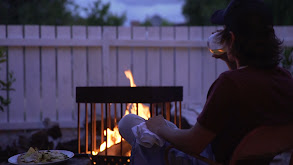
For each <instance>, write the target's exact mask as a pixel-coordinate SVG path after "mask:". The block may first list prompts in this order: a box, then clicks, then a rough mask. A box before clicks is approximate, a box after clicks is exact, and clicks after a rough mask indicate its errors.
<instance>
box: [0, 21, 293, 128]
mask: <svg viewBox="0 0 293 165" xmlns="http://www.w3.org/2000/svg"><path fill="white" fill-rule="evenodd" d="M217 28H218V27H214V26H209V27H99V26H89V27H86V26H72V27H71V26H34V25H25V26H18V25H9V26H5V25H0V46H1V47H6V48H7V55H8V61H7V63H5V64H1V66H0V67H1V72H0V76H1V79H2V80H3V79H4V80H5V79H6V76H7V71H8V70H9V71H13V73H14V77H15V78H16V81H15V83H14V84H13V88H14V89H15V91H10V92H9V93H8V95H9V96H10V97H11V99H12V103H11V104H10V105H9V107H7V108H5V111H4V112H0V130H12V129H35V128H41V127H42V124H41V121H43V119H44V118H50V119H51V120H53V121H58V122H59V123H60V125H61V127H64V128H68V127H69V128H73V127H76V115H77V113H76V111H77V108H76V103H75V87H76V86H129V80H128V79H127V78H126V77H125V75H124V71H125V70H127V69H131V70H132V72H133V76H134V80H135V83H136V84H137V86H183V87H184V88H183V89H184V98H183V100H184V101H183V104H184V106H185V107H188V106H190V105H198V106H202V105H203V104H204V102H205V97H206V94H207V91H208V88H209V87H210V85H211V83H212V82H213V81H214V80H215V79H216V78H217V76H218V75H219V74H220V73H222V72H223V71H225V70H227V67H226V66H225V64H224V63H223V62H221V61H218V60H215V59H213V58H212V57H211V54H210V53H209V52H208V50H207V48H206V39H207V37H208V36H209V35H210V34H211V32H213V31H215V30H216V29H217ZM275 29H276V32H277V34H278V36H279V37H280V38H281V39H284V41H285V45H289V46H293V42H292V41H293V27H276V28H275ZM0 94H1V95H4V96H6V95H7V93H5V92H2V93H0Z"/></svg>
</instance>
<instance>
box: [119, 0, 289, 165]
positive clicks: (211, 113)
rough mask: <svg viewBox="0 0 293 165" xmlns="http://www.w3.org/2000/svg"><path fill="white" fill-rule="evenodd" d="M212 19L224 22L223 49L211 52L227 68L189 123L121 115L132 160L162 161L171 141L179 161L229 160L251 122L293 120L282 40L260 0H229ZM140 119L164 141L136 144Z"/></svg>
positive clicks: (137, 161) (192, 162) (266, 122)
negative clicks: (199, 157) (200, 157)
mask: <svg viewBox="0 0 293 165" xmlns="http://www.w3.org/2000/svg"><path fill="white" fill-rule="evenodd" d="M211 22H212V23H214V24H219V25H224V29H223V30H222V31H220V33H219V38H220V41H219V42H221V43H222V44H223V45H225V48H226V53H224V54H221V55H216V54H214V55H213V57H214V58H217V59H221V60H224V61H225V62H226V63H227V65H228V67H229V68H230V70H229V71H225V72H223V73H222V74H221V75H220V76H219V77H218V78H217V79H216V80H215V81H214V82H213V84H212V85H211V87H210V89H209V91H208V94H207V100H206V103H205V105H204V107H203V110H202V112H201V113H200V115H199V116H198V117H197V122H196V124H195V125H194V126H193V127H192V128H190V129H178V128H176V127H175V126H174V125H172V124H170V122H166V120H164V118H163V117H162V116H155V117H152V118H150V119H148V120H146V121H145V120H144V119H142V118H140V117H139V116H136V115H128V116H125V117H124V118H122V119H121V121H120V122H119V131H120V133H121V135H122V137H123V138H125V139H126V141H128V142H129V143H130V144H131V145H132V155H131V163H132V164H164V157H163V156H164V150H165V149H166V147H167V146H168V145H170V144H172V145H173V146H175V148H176V149H174V150H172V151H170V152H172V154H171V156H172V155H173V156H174V157H181V158H182V159H181V164H183V163H185V164H195V165H200V164H202V162H200V161H198V160H196V158H193V157H191V156H189V155H188V154H202V155H204V156H206V157H208V158H210V159H214V160H215V161H217V162H219V163H223V164H227V163H228V162H229V160H230V157H231V154H232V153H233V151H234V149H235V147H236V146H237V144H239V142H240V141H241V139H242V138H243V137H244V136H245V135H246V134H247V133H248V132H250V131H251V130H253V129H254V128H256V127H258V126H262V125H280V124H287V123H292V122H293V78H292V76H291V74H290V73H289V72H288V71H287V70H285V69H283V68H281V67H279V63H280V60H281V57H280V54H281V52H282V42H281V41H280V40H279V39H278V38H277V37H276V35H275V32H274V28H273V19H272V14H271V13H270V10H269V9H268V8H267V6H266V5H265V4H264V2H263V1H262V0H232V1H231V2H230V3H229V5H228V6H227V7H226V8H225V9H223V10H218V11H215V12H214V14H213V15H212V16H211ZM141 123H145V124H146V126H147V128H148V129H149V130H150V131H151V132H153V133H154V134H156V135H157V136H159V137H160V138H162V139H164V140H165V141H166V142H165V143H164V145H153V146H152V147H150V148H147V147H144V146H142V145H140V144H138V143H137V141H136V137H135V135H134V134H133V132H132V130H131V129H132V128H133V127H135V126H137V125H139V124H141ZM169 159H170V160H171V159H172V158H171V157H169ZM175 160H176V159H175ZM270 160H271V159H269V160H260V161H259V162H258V164H269V161H270ZM173 163H174V162H173Z"/></svg>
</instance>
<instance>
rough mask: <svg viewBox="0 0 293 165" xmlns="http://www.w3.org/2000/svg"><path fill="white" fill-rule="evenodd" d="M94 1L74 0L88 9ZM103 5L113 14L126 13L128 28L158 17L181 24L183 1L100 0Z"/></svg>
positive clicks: (182, 19)
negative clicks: (132, 24)
mask: <svg viewBox="0 0 293 165" xmlns="http://www.w3.org/2000/svg"><path fill="white" fill-rule="evenodd" d="M94 1H95V0H75V2H76V3H77V4H79V5H80V6H82V7H88V6H89V5H91V4H92V3H93V2H94ZM102 2H103V3H107V2H110V3H111V7H110V11H111V12H112V13H114V14H122V13H123V12H125V13H126V16H127V21H126V23H125V26H129V25H130V22H131V21H144V20H145V19H146V18H147V17H152V16H154V15H159V16H161V17H162V18H164V19H167V20H168V21H170V22H174V23H182V22H184V16H183V15H182V6H183V4H184V0H155V1H152V0H102Z"/></svg>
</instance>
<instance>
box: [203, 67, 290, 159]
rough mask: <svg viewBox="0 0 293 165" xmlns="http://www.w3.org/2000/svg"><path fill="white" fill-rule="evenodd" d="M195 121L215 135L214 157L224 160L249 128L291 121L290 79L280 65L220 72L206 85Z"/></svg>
mask: <svg viewBox="0 0 293 165" xmlns="http://www.w3.org/2000/svg"><path fill="white" fill-rule="evenodd" d="M197 121H198V123H199V124H200V125H201V126H203V127H205V128H206V129H208V130H210V131H212V132H214V133H216V134H217V136H216V138H215V139H214V140H213V142H212V148H213V152H214V154H215V158H216V160H217V161H218V162H221V163H224V162H227V161H228V160H229V159H230V156H231V154H232V152H233V150H234V149H235V147H236V145H237V144H238V143H239V142H240V140H241V139H242V138H243V137H244V135H245V134H247V133H248V132H249V131H251V130H252V129H254V128H256V127H257V126H260V125H273V124H282V123H287V122H293V78H292V76H291V75H290V73H289V72H288V71H286V70H284V69H282V68H280V67H276V68H273V69H266V70H262V69H256V68H251V67H247V68H243V69H238V70H234V71H227V72H224V73H222V74H221V75H220V76H219V77H218V79H217V80H216V81H215V82H214V83H213V84H212V86H211V87H210V89H209V92H208V96H207V101H206V104H205V106H204V108H203V111H202V112H201V114H200V115H199V117H198V118H197Z"/></svg>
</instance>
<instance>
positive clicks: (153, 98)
mask: <svg viewBox="0 0 293 165" xmlns="http://www.w3.org/2000/svg"><path fill="white" fill-rule="evenodd" d="M182 99H183V87H76V102H77V104H78V121H77V131H78V153H90V154H92V153H93V151H95V150H96V149H97V141H96V135H97V132H96V131H97V125H96V110H97V109H98V108H97V106H99V109H100V110H101V112H100V115H101V123H100V131H101V140H100V143H103V142H105V143H106V146H107V143H108V141H107V138H106V137H107V131H106V135H105V136H104V134H103V133H104V130H105V129H106V128H111V127H112V126H113V124H114V125H115V124H117V121H118V120H119V119H121V118H122V117H123V115H124V114H123V112H124V110H126V109H127V104H128V103H135V104H134V105H136V106H137V107H136V109H137V110H136V114H138V113H139V111H140V109H139V106H138V103H144V104H147V105H148V106H149V111H150V115H151V116H154V115H158V114H159V113H160V114H162V115H163V116H164V117H165V118H166V119H167V120H169V121H170V120H171V113H170V108H171V103H172V102H173V103H174V107H175V114H176V115H174V118H173V122H174V124H176V125H177V126H178V127H179V128H181V101H182ZM81 104H84V110H85V112H84V113H85V128H84V129H85V141H84V143H85V148H84V149H83V151H81V138H80V133H81V127H80V120H81ZM88 105H90V107H89V106H88ZM177 106H179V108H177ZM89 109H90V113H89ZM112 110H113V111H114V116H111V114H113V112H112V113H111V111H112ZM118 111H120V116H118V115H117V112H118ZM178 113H179V114H178ZM88 114H90V116H91V117H90V120H89V119H88ZM112 119H114V121H112ZM89 122H90V123H91V125H90V129H89V126H88V123H89ZM112 122H114V123H113V124H112ZM89 137H91V138H90V139H91V140H90V142H89V141H88V139H89ZM121 141H122V140H121ZM119 145H120V147H117V146H116V148H119V149H118V150H119V152H118V153H117V152H116V153H115V154H114V155H112V154H113V153H109V151H108V149H106V150H105V151H104V152H103V155H92V158H93V161H94V162H95V163H97V164H98V163H100V164H102V163H105V164H129V160H130V159H129V157H127V156H126V157H125V156H124V155H123V145H124V146H125V143H124V144H123V143H120V144H119Z"/></svg>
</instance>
